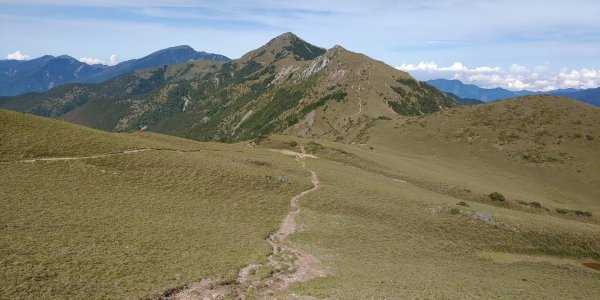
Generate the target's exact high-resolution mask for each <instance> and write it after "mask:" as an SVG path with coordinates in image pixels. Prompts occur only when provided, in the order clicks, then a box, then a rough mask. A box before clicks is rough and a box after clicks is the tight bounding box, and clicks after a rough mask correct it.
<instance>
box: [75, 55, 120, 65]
mask: <svg viewBox="0 0 600 300" xmlns="http://www.w3.org/2000/svg"><path fill="white" fill-rule="evenodd" d="M79 61H80V62H83V63H86V64H88V65H97V64H103V65H109V66H113V65H116V64H118V63H119V60H118V59H117V55H116V54H113V55H111V56H110V57H109V58H108V60H106V59H101V58H92V57H81V58H80V59H79Z"/></svg>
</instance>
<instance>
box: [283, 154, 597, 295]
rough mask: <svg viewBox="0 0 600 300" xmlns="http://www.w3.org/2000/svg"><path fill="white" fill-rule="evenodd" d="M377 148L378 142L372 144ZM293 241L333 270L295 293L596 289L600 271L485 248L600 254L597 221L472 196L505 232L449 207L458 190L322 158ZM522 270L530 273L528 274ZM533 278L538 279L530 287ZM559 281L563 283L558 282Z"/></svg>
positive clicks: (478, 208) (474, 207)
mask: <svg viewBox="0 0 600 300" xmlns="http://www.w3.org/2000/svg"><path fill="white" fill-rule="evenodd" d="M374 151H377V150H374ZM308 167H309V168H313V169H314V170H316V172H317V173H318V174H319V177H320V180H321V184H320V189H319V190H318V191H317V192H316V193H314V194H311V195H309V196H308V197H307V199H305V200H303V203H302V205H303V213H302V214H301V219H300V222H301V223H302V224H303V225H304V226H305V228H306V229H305V230H304V231H302V232H300V233H297V234H295V235H293V236H292V240H294V241H296V242H298V243H300V244H301V245H302V246H303V247H305V248H306V249H309V250H310V251H311V252H312V253H313V254H315V256H316V257H317V258H318V259H320V261H321V263H322V265H323V266H324V267H325V269H327V270H328V271H329V272H330V274H331V275H330V276H329V277H327V278H324V279H316V280H313V281H311V282H309V283H306V284H300V285H297V286H295V287H293V289H292V290H291V291H288V292H286V293H290V292H294V293H296V294H308V295H313V296H316V297H318V298H327V297H333V298H343V299H365V298H396V297H397V298H415V297H417V298H423V297H425V298H464V297H467V298H468V297H475V298H492V297H497V296H502V297H509V298H510V297H519V298H539V297H542V298H544V297H559V298H565V297H588V298H589V297H592V298H593V297H597V296H598V290H597V288H596V286H597V282H598V280H599V279H600V274H598V273H593V272H594V271H586V270H584V269H582V268H577V267H564V266H555V265H549V264H511V265H497V264H495V263H494V262H492V261H488V260H486V259H482V258H480V257H479V256H478V253H479V252H480V251H483V250H489V251H502V252H514V253H533V254H550V255H555V256H559V257H579V258H587V259H591V260H598V259H600V244H599V242H598V241H600V239H599V238H600V228H598V226H597V225H591V224H586V223H579V222H573V221H566V220H561V219H556V218H555V217H547V216H540V215H535V214H534V215H531V214H527V213H523V212H519V211H514V210H509V209H504V208H498V207H494V206H491V205H484V204H479V203H470V208H464V209H465V210H468V211H471V210H472V211H481V212H485V213H487V214H490V215H492V216H494V218H496V219H497V220H501V221H502V222H507V223H509V224H512V225H514V226H517V228H518V229H517V230H515V231H513V230H505V229H501V228H498V227H496V226H492V225H487V224H485V223H483V222H481V221H478V220H474V219H471V218H469V217H467V216H465V215H462V214H452V210H451V208H452V207H453V205H455V203H456V202H457V201H458V200H461V199H460V198H455V197H451V196H448V195H445V194H442V193H437V192H435V191H430V190H427V189H423V188H420V187H418V186H415V185H413V184H411V183H410V181H409V182H408V183H399V182H397V181H394V180H392V179H391V178H386V177H382V176H381V175H380V174H377V173H372V172H367V171H365V170H362V169H361V168H358V167H356V166H355V167H350V166H347V165H344V164H340V163H336V162H331V161H328V160H325V159H318V160H314V161H310V162H309V164H308ZM523 278H525V279H526V280H527V281H523V280H522V279H523ZM531 282H534V283H535V285H532V283H531ZM558 283H561V284H558Z"/></svg>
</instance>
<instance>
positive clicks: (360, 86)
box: [350, 66, 373, 117]
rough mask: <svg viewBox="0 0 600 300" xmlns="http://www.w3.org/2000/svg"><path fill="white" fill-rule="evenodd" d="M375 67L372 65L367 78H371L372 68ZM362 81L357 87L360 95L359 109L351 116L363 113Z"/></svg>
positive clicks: (357, 92)
mask: <svg viewBox="0 0 600 300" xmlns="http://www.w3.org/2000/svg"><path fill="white" fill-rule="evenodd" d="M372 69H373V66H370V68H369V74H367V77H366V80H369V78H370V77H371V70H372ZM362 88H363V87H362V83H361V84H359V85H358V88H357V89H356V94H357V95H358V111H357V112H355V113H353V114H352V115H350V117H355V116H358V115H360V114H361V113H362V107H363V105H362V102H363V100H362V97H361V95H360V90H361V89H362Z"/></svg>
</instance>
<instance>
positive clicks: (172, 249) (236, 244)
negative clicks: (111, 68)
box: [0, 111, 310, 298]
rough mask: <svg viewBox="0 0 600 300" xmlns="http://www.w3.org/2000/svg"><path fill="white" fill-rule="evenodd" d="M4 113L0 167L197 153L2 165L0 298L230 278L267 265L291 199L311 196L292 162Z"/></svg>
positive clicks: (109, 293)
mask: <svg viewBox="0 0 600 300" xmlns="http://www.w3.org/2000/svg"><path fill="white" fill-rule="evenodd" d="M1 113H2V117H1V118H0V120H2V122H3V123H2V128H3V130H2V143H1V146H0V147H1V149H2V151H1V152H0V153H2V155H1V156H0V158H1V159H2V160H4V161H14V160H16V159H20V158H31V157H40V156H46V157H54V156H60V157H62V156H78V155H90V154H101V153H113V152H119V151H122V150H125V149H135V148H147V147H152V148H167V146H168V148H172V149H182V150H192V149H195V150H196V152H176V151H148V152H140V153H134V154H126V155H114V156H109V157H104V158H97V159H86V160H76V161H47V162H36V163H19V162H8V163H2V164H0V177H1V178H3V180H2V181H1V182H0V200H1V201H0V231H1V234H0V270H1V272H0V293H1V294H2V295H4V296H5V297H8V298H98V297H118V298H122V297H133V298H137V297H143V296H146V295H151V294H155V293H159V292H162V291H164V290H165V289H168V288H172V287H176V286H180V285H182V284H185V283H188V282H190V281H194V280H198V279H201V278H206V277H213V276H217V277H222V278H225V279H228V278H232V277H233V276H235V274H236V273H237V270H238V269H239V268H240V267H242V266H244V265H246V264H247V263H249V262H251V261H262V260H264V259H265V258H266V256H267V254H268V253H269V252H270V247H269V245H268V244H267V243H266V242H265V240H264V238H265V237H266V236H267V235H268V234H269V233H270V232H273V231H274V230H276V229H277V228H278V225H279V223H280V221H281V219H282V218H283V216H284V215H285V213H286V212H287V209H288V203H289V198H290V197H291V196H292V195H293V194H295V193H297V192H298V191H300V190H302V189H304V188H306V187H308V186H310V182H309V180H308V178H309V174H308V173H307V172H305V171H302V170H301V169H299V168H298V166H297V164H296V163H295V162H294V161H293V160H292V159H290V158H288V157H283V156H281V155H273V154H272V153H270V152H268V151H264V150H260V149H252V148H249V147H247V146H245V145H221V144H211V143H197V142H192V141H187V140H183V139H177V138H171V137H167V136H161V135H156V134H134V135H118V134H110V133H105V132H100V131H96V130H91V129H87V128H83V127H78V126H74V125H69V124H66V123H63V122H59V121H54V120H46V119H42V118H39V117H32V116H27V115H22V114H19V113H11V112H4V111H1ZM5 129H7V130H5ZM44 146H45V147H44ZM27 147H29V148H27Z"/></svg>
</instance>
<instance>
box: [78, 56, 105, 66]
mask: <svg viewBox="0 0 600 300" xmlns="http://www.w3.org/2000/svg"><path fill="white" fill-rule="evenodd" d="M79 61H80V62H83V63H86V64H88V65H97V64H103V63H104V60H103V59H99V58H91V57H82V58H80V59H79Z"/></svg>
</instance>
